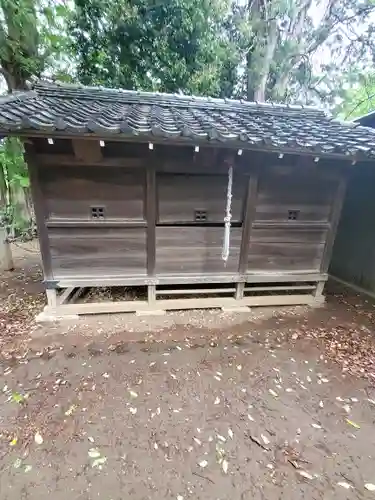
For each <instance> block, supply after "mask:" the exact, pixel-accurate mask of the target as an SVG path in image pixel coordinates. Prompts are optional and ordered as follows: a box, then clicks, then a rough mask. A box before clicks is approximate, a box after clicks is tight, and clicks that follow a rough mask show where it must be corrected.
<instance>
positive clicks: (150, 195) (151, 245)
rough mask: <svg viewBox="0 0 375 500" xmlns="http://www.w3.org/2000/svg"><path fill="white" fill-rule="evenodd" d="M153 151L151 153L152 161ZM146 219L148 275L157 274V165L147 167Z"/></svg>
mask: <svg viewBox="0 0 375 500" xmlns="http://www.w3.org/2000/svg"><path fill="white" fill-rule="evenodd" d="M151 157H152V151H151V152H150V160H151ZM146 218H147V275H148V276H154V274H155V253H156V249H155V237H156V227H155V226H156V179H155V165H154V164H152V165H150V166H149V167H147V173H146Z"/></svg>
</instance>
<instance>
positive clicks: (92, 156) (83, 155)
mask: <svg viewBox="0 0 375 500" xmlns="http://www.w3.org/2000/svg"><path fill="white" fill-rule="evenodd" d="M72 146H73V151H74V156H75V158H76V159H77V160H80V161H82V162H84V163H86V164H88V163H97V162H100V161H101V159H102V150H101V147H100V142H99V141H87V140H85V139H72Z"/></svg>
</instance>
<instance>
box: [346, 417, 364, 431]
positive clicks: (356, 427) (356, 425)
mask: <svg viewBox="0 0 375 500" xmlns="http://www.w3.org/2000/svg"><path fill="white" fill-rule="evenodd" d="M346 421H347V423H348V424H349V425H351V426H352V427H354V428H355V429H360V428H361V426H360V425H358V424H356V423H355V422H353V420H349V419H348V418H347V419H346Z"/></svg>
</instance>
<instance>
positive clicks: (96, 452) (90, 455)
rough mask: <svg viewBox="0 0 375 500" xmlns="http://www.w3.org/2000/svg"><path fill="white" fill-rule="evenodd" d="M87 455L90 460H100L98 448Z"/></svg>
mask: <svg viewBox="0 0 375 500" xmlns="http://www.w3.org/2000/svg"><path fill="white" fill-rule="evenodd" d="M87 454H88V456H89V457H90V458H99V457H100V451H99V450H98V449H97V448H90V449H89V451H88V452H87Z"/></svg>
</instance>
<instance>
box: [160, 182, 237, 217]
mask: <svg viewBox="0 0 375 500" xmlns="http://www.w3.org/2000/svg"><path fill="white" fill-rule="evenodd" d="M241 179H242V178H241ZM227 184H228V177H227V176H226V175H215V176H207V175H187V174H186V175H173V174H171V175H167V174H165V175H162V174H158V175H157V190H158V191H157V198H158V222H159V223H164V222H176V223H177V222H194V221H195V210H205V211H206V212H207V222H223V219H224V216H225V206H226V198H227ZM244 195H245V185H244V183H243V179H242V182H241V180H240V179H239V178H236V177H234V180H233V198H232V221H233V222H236V221H241V220H242V212H243V204H244Z"/></svg>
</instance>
